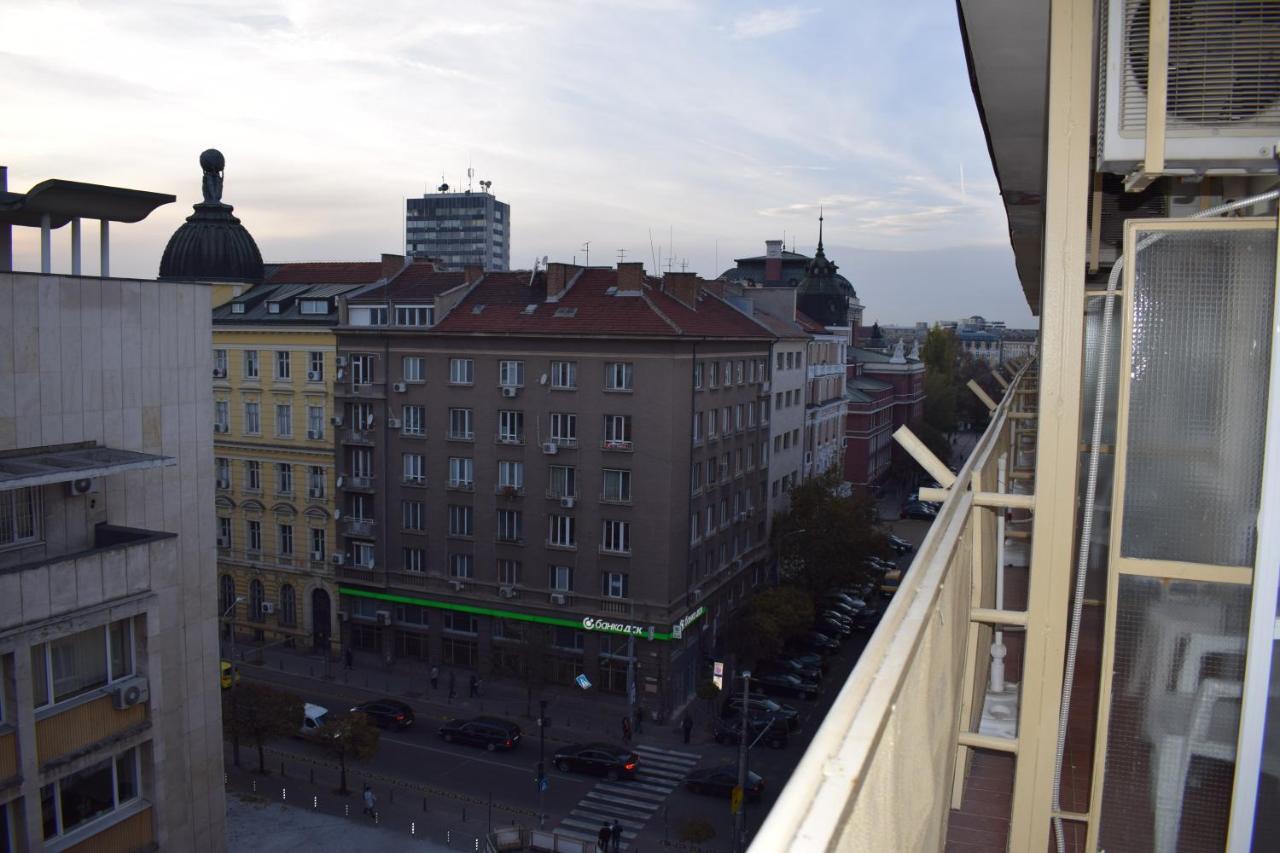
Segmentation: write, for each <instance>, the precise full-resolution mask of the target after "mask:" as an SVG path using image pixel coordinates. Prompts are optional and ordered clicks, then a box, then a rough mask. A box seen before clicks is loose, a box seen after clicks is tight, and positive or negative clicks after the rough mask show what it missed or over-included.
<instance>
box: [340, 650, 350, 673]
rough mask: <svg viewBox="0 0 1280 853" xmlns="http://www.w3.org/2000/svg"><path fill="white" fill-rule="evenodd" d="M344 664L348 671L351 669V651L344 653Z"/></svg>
mask: <svg viewBox="0 0 1280 853" xmlns="http://www.w3.org/2000/svg"><path fill="white" fill-rule="evenodd" d="M342 662H343V663H344V664H346V667H347V669H351V649H349V648H348V649H347V650H346V651H344V652H343V653H342Z"/></svg>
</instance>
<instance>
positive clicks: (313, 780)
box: [311, 767, 316, 785]
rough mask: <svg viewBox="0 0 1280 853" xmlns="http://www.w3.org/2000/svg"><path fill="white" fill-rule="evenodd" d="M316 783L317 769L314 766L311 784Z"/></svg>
mask: <svg viewBox="0 0 1280 853" xmlns="http://www.w3.org/2000/svg"><path fill="white" fill-rule="evenodd" d="M315 783H316V769H315V768H314V767H312V768H311V784H312V785H314V784H315Z"/></svg>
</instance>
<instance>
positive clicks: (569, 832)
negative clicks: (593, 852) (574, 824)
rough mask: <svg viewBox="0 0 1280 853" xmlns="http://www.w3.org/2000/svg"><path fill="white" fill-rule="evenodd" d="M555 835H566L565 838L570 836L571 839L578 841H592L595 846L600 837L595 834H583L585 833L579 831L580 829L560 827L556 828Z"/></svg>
mask: <svg viewBox="0 0 1280 853" xmlns="http://www.w3.org/2000/svg"><path fill="white" fill-rule="evenodd" d="M597 831H598V830H597ZM555 834H556V835H565V836H568V837H569V838H576V839H578V840H579V841H590V842H591V843H592V844H595V843H596V840H597V838H598V837H599V836H597V835H595V834H592V835H588V834H587V833H585V832H583V831H581V830H579V829H572V828H564V827H559V826H557V827H556V828H555Z"/></svg>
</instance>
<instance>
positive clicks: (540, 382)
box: [538, 373, 547, 385]
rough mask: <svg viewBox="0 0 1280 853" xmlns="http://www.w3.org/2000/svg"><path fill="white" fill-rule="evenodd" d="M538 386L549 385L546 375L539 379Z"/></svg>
mask: <svg viewBox="0 0 1280 853" xmlns="http://www.w3.org/2000/svg"><path fill="white" fill-rule="evenodd" d="M538 384H539V385H546V384H547V374H545V373H544V374H542V376H540V377H538Z"/></svg>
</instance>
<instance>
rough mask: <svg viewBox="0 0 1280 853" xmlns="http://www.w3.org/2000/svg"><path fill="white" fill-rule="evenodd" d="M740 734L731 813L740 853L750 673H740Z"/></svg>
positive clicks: (743, 834) (744, 821)
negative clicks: (736, 774) (736, 786)
mask: <svg viewBox="0 0 1280 853" xmlns="http://www.w3.org/2000/svg"><path fill="white" fill-rule="evenodd" d="M738 719H739V721H740V722H741V724H742V732H741V735H740V737H739V739H738V790H737V791H736V792H735V793H736V794H737V800H738V810H737V811H736V812H734V813H733V849H734V850H736V851H738V853H742V851H744V850H746V849H747V843H746V842H747V838H746V834H747V750H748V749H749V748H750V745H751V740H750V732H749V729H748V726H747V723H748V721H749V720H750V719H751V671H750V670H745V669H744V670H743V671H742V708H741V709H740V710H739V711H738Z"/></svg>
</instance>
